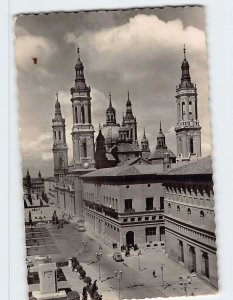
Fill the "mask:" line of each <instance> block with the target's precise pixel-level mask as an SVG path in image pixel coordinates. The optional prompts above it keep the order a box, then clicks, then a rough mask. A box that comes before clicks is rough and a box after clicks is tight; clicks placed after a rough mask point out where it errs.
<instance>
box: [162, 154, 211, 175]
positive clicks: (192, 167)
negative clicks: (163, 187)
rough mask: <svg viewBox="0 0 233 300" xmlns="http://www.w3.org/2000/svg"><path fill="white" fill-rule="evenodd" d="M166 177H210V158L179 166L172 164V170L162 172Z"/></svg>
mask: <svg viewBox="0 0 233 300" xmlns="http://www.w3.org/2000/svg"><path fill="white" fill-rule="evenodd" d="M164 174H166V175H205V174H206V175H212V174H213V169H212V159H211V157H210V156H207V157H204V158H200V159H198V160H195V161H193V162H189V163H186V164H184V165H182V166H181V165H180V164H179V163H177V164H174V168H173V169H170V170H169V171H166V172H164Z"/></svg>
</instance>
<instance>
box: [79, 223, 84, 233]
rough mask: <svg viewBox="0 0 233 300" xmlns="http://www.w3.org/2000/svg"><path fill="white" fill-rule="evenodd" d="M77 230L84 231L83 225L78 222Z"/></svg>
mask: <svg viewBox="0 0 233 300" xmlns="http://www.w3.org/2000/svg"><path fill="white" fill-rule="evenodd" d="M78 231H79V232H84V231H85V227H84V226H83V225H82V224H78Z"/></svg>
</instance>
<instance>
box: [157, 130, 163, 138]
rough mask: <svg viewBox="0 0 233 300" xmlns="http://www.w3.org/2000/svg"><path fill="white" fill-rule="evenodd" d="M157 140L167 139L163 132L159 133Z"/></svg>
mask: <svg viewBox="0 0 233 300" xmlns="http://www.w3.org/2000/svg"><path fill="white" fill-rule="evenodd" d="M157 138H165V135H164V134H163V132H162V131H160V132H159V134H158V136H157Z"/></svg>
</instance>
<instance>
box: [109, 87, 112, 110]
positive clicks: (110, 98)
mask: <svg viewBox="0 0 233 300" xmlns="http://www.w3.org/2000/svg"><path fill="white" fill-rule="evenodd" d="M109 107H112V96H111V92H110V91H109Z"/></svg>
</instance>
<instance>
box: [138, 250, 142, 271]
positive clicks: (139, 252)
mask: <svg viewBox="0 0 233 300" xmlns="http://www.w3.org/2000/svg"><path fill="white" fill-rule="evenodd" d="M140 255H142V251H141V250H139V251H138V270H139V271H140V270H141V263H140Z"/></svg>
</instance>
